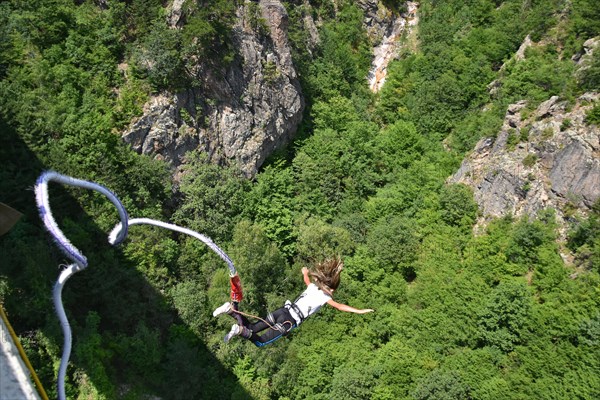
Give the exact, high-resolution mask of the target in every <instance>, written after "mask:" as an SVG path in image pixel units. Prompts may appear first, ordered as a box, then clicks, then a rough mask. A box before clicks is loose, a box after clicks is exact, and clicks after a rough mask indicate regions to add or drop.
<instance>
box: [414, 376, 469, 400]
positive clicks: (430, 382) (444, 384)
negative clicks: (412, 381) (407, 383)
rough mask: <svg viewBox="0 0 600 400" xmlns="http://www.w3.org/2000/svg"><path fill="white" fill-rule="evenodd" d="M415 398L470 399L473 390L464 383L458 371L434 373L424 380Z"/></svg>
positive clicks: (436, 399)
mask: <svg viewBox="0 0 600 400" xmlns="http://www.w3.org/2000/svg"><path fill="white" fill-rule="evenodd" d="M414 397H415V398H416V399H419V400H424V399H435V400H451V399H456V400H458V399H470V398H471V388H470V387H469V386H468V385H466V384H464V383H463V379H462V377H461V376H460V374H459V373H457V372H456V371H447V372H446V371H441V370H438V369H436V370H434V371H432V372H431V373H430V374H429V375H427V377H426V378H425V379H423V380H422V381H421V382H420V384H419V386H418V387H417V390H416V391H415V392H414Z"/></svg>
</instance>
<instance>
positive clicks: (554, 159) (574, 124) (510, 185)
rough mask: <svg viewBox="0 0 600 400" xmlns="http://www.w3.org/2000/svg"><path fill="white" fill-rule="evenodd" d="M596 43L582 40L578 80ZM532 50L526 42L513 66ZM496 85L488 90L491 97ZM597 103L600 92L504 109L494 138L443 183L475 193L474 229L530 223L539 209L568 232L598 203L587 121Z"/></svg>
mask: <svg viewBox="0 0 600 400" xmlns="http://www.w3.org/2000/svg"><path fill="white" fill-rule="evenodd" d="M599 43H600V40H598V38H596V39H590V40H588V41H586V43H585V44H584V52H583V53H582V54H577V55H576V56H574V57H573V59H572V60H573V61H574V62H575V64H576V65H575V66H576V74H580V73H581V72H582V71H583V70H585V69H586V68H588V65H589V61H590V59H591V55H592V53H593V52H594V50H595V49H596V51H597V48H598V44H599ZM534 45H535V44H534V43H533V42H532V41H531V39H530V38H529V36H528V37H527V38H525V41H524V42H523V45H522V46H521V48H520V49H519V51H518V52H517V53H516V54H515V60H517V62H518V61H519V60H522V59H524V57H525V49H526V48H527V47H530V46H534ZM499 84H500V83H499V82H497V81H495V82H493V83H492V84H491V85H490V87H489V88H490V93H491V94H493V92H494V91H496V90H497V87H498V85H499ZM598 101H600V93H594V92H591V93H585V94H583V95H582V96H580V97H579V98H577V99H576V100H575V101H574V103H573V102H569V101H566V100H561V99H560V98H559V97H557V96H553V97H551V98H550V99H548V100H547V101H545V102H542V103H541V104H539V106H537V108H535V109H534V110H533V111H532V110H531V107H529V105H528V104H527V102H525V101H520V102H517V103H515V104H512V105H510V106H509V107H508V108H507V111H506V115H505V118H504V123H503V125H502V128H501V130H500V132H499V133H498V134H497V136H496V137H495V138H489V137H488V138H483V139H481V140H480V141H479V142H478V143H477V145H476V146H475V149H474V150H473V152H472V153H471V154H470V155H469V156H468V157H467V158H465V160H463V162H462V165H461V167H460V169H459V170H458V171H457V172H456V173H455V174H454V175H453V176H452V177H450V178H449V180H448V181H449V182H450V183H464V184H467V185H469V186H471V187H472V188H473V190H474V196H475V200H476V201H477V203H478V204H479V208H480V211H481V218H480V219H479V221H478V223H477V226H476V228H478V227H481V226H482V225H484V224H485V222H486V221H487V220H489V219H490V218H494V217H501V216H504V215H514V216H517V217H519V216H523V215H527V216H530V217H533V216H535V215H536V214H537V213H538V211H540V210H541V209H544V208H552V209H554V210H555V211H556V215H557V220H558V222H559V223H560V224H561V226H562V227H566V223H565V222H566V221H567V220H569V219H570V218H572V217H573V216H574V215H575V214H578V213H579V214H586V213H587V211H588V210H589V209H590V207H591V206H592V205H593V204H594V203H595V202H596V201H597V200H598V199H599V198H600V128H599V127H598V126H596V125H590V124H588V123H587V121H586V112H587V111H588V110H590V109H591V108H593V107H594V106H595V105H596V104H597V102H598ZM564 233H565V231H564V229H563V230H562V234H564Z"/></svg>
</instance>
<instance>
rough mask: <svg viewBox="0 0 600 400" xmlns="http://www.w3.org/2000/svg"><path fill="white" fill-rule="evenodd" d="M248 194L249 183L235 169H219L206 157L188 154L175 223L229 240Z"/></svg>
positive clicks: (193, 153) (214, 237)
mask: <svg viewBox="0 0 600 400" xmlns="http://www.w3.org/2000/svg"><path fill="white" fill-rule="evenodd" d="M247 190H248V181H247V180H246V179H245V178H244V176H243V175H242V173H241V171H240V170H239V169H238V168H236V167H235V166H231V167H220V166H218V165H215V164H212V163H210V162H209V160H208V157H207V155H206V154H205V153H200V152H192V153H189V154H188V157H187V163H186V165H185V168H184V170H183V175H182V179H181V186H180V191H181V194H182V196H183V197H182V199H181V200H182V204H181V207H180V208H179V209H178V210H177V211H176V213H175V214H174V216H173V219H174V220H175V221H176V223H178V224H180V225H183V226H187V227H189V228H191V229H193V230H197V231H199V232H204V233H205V234H207V235H208V236H210V237H212V238H213V239H215V240H219V239H220V240H224V239H230V238H231V232H232V231H233V227H234V226H235V223H236V222H237V218H238V215H239V214H240V213H241V212H242V210H243V207H244V199H245V196H246V192H247Z"/></svg>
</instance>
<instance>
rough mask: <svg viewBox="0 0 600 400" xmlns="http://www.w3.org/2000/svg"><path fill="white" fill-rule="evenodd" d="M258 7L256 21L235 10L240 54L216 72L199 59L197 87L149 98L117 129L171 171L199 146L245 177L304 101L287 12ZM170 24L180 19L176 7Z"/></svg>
mask: <svg viewBox="0 0 600 400" xmlns="http://www.w3.org/2000/svg"><path fill="white" fill-rule="evenodd" d="M176 3H177V2H176ZM177 4H179V3H177ZM177 4H176V5H177ZM258 7H259V11H260V15H259V16H258V18H257V17H256V16H252V15H250V7H249V6H248V5H245V6H242V7H240V8H239V9H238V10H237V22H236V24H235V26H234V34H233V40H234V47H235V49H236V50H237V52H238V55H239V57H237V59H236V60H235V61H234V62H232V63H231V64H230V65H228V66H227V67H222V68H219V69H215V68H214V67H213V68H208V67H207V66H206V65H204V63H203V62H202V60H199V62H198V68H197V71H196V74H197V75H198V77H199V78H200V79H201V82H202V84H201V85H200V87H199V88H190V89H188V90H186V91H184V92H181V93H176V94H170V93H164V94H161V95H159V96H156V97H154V98H152V99H151V100H150V101H149V102H148V103H147V104H146V106H145V109H144V114H143V115H142V117H140V118H139V119H137V120H135V121H133V122H132V124H131V125H130V127H129V128H128V130H127V131H126V132H125V133H124V134H123V138H124V140H125V141H126V142H127V143H129V144H131V146H132V147H133V148H134V149H135V150H136V151H138V152H140V153H143V154H150V155H153V156H155V157H157V158H161V159H164V160H166V161H168V162H169V163H171V164H172V165H173V166H174V167H175V168H176V167H178V166H179V165H181V164H182V163H184V162H185V159H184V155H185V153H186V152H188V151H190V150H194V149H197V148H199V149H201V150H203V151H205V152H207V153H208V154H209V157H210V159H211V160H212V161H214V162H217V163H230V162H233V163H237V164H238V165H239V166H240V168H241V169H242V171H243V172H244V173H245V174H246V175H247V176H249V177H250V176H253V175H254V174H255V173H256V172H257V170H258V168H259V167H260V166H261V165H262V163H263V162H264V160H265V159H266V157H268V156H269V155H270V154H271V153H272V152H273V151H274V150H275V149H277V148H279V147H281V146H284V145H285V144H287V143H288V142H289V141H290V140H291V139H292V137H293V136H294V134H295V132H296V129H297V126H298V124H299V123H300V121H301V119H302V113H303V110H304V99H303V97H302V92H301V88H300V84H299V81H298V77H297V75H296V71H295V69H294V65H293V64H292V58H291V51H290V47H289V44H288V39H287V21H288V20H287V18H288V16H287V13H286V11H285V8H284V7H283V5H282V4H281V3H280V2H279V0H261V1H259V3H258ZM257 20H258V28H257V26H256V25H257V24H256V21H257ZM170 23H171V24H172V26H175V25H177V24H178V23H179V12H178V10H177V9H174V10H173V12H172V14H171V15H170Z"/></svg>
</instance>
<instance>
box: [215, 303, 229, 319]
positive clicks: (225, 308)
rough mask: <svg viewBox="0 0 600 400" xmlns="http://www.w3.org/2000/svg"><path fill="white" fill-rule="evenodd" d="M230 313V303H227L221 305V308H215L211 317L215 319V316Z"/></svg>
mask: <svg viewBox="0 0 600 400" xmlns="http://www.w3.org/2000/svg"><path fill="white" fill-rule="evenodd" d="M230 311H231V303H229V302H227V303H225V304H223V305H222V306H221V307H219V308H217V309H216V310H215V311H213V317H216V316H217V315H221V314H225V313H227V314H229V312H230Z"/></svg>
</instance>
